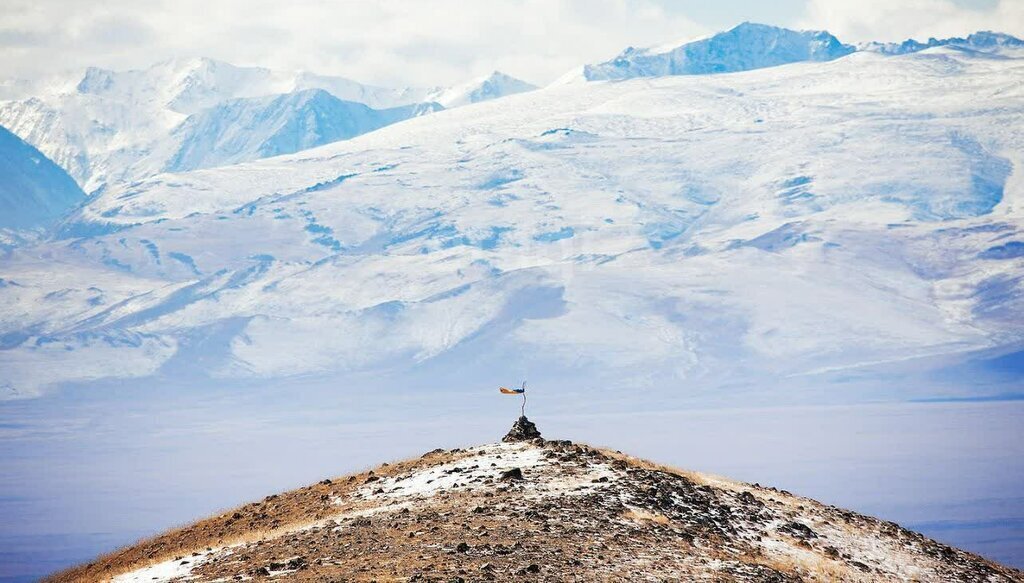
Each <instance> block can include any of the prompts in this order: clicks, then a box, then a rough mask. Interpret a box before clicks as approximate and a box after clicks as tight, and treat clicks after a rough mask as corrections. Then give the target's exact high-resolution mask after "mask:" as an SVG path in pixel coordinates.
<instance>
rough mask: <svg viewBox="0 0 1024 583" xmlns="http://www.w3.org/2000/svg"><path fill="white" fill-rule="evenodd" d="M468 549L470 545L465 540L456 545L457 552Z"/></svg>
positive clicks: (463, 551)
mask: <svg viewBox="0 0 1024 583" xmlns="http://www.w3.org/2000/svg"><path fill="white" fill-rule="evenodd" d="M467 551H469V545H468V544H466V543H464V542H463V543H459V544H457V545H456V546H455V552H457V553H465V552H467Z"/></svg>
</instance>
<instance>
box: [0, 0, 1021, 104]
mask: <svg viewBox="0 0 1024 583" xmlns="http://www.w3.org/2000/svg"><path fill="white" fill-rule="evenodd" d="M746 20H749V21H754V22H764V23H767V24H775V25H779V26H788V27H795V28H815V29H827V30H829V31H831V32H832V33H834V34H836V35H837V36H839V37H840V39H841V40H843V41H845V42H858V41H863V40H903V39H905V38H908V37H915V38H919V39H922V40H923V39H926V38H927V37H928V36H937V37H942V36H952V35H966V34H968V33H970V32H973V31H976V30H982V29H992V30H999V31H1002V32H1008V33H1010V34H1015V35H1017V36H1024V0H857V1H856V2H852V1H849V0H773V1H772V2H765V1H763V0H716V1H715V2H707V1H706V0H485V1H479V2H465V1H464V0H429V1H426V0H379V1H376V2H370V1H355V0H333V1H329V0H294V1H291V2H283V1H281V0H105V1H103V2H83V1H81V0H0V78H3V79H10V78H25V79H39V78H45V77H48V76H50V75H54V74H58V73H65V72H77V71H80V70H82V69H84V68H85V67H87V66H100V67H105V68H112V69H129V68H143V67H146V66H148V65H150V64H153V63H155V62H158V61H161V60H164V59H168V58H172V57H193V56H204V57H211V58H215V59H220V60H224V61H228V62H231V63H234V64H237V65H259V66H264V67H270V68H277V69H288V70H294V69H305V70H309V71H314V72H317V73H322V74H330V75H341V76H345V77H349V78H352V79H355V80H358V81H361V82H364V83H371V84H378V85H385V86H405V85H414V86H433V85H448V84H453V83H458V82H461V81H465V80H467V79H470V78H472V77H475V76H481V75H485V74H488V73H490V72H491V71H493V70H501V71H504V72H507V73H509V74H511V75H514V76H517V77H521V78H523V79H525V80H527V81H531V82H533V83H537V84H545V83H548V82H550V81H553V80H554V79H556V78H557V77H559V76H560V75H561V74H563V73H565V72H566V71H568V70H570V69H572V68H573V67H576V66H578V65H580V64H583V63H588V62H597V61H602V60H606V59H608V58H611V57H613V56H614V55H615V54H617V53H618V52H620V51H621V50H622V49H623V48H625V47H627V46H650V45H660V44H664V43H667V42H673V41H685V40H687V39H690V38H692V37H694V36H699V35H703V34H709V33H713V32H715V31H718V30H722V29H725V28H729V27H731V26H733V25H735V24H738V23H740V22H743V21H746Z"/></svg>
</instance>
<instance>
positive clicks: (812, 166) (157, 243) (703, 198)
mask: <svg viewBox="0 0 1024 583" xmlns="http://www.w3.org/2000/svg"><path fill="white" fill-rule="evenodd" d="M1007 53H1010V51H1007ZM861 57H865V58H841V59H836V60H833V61H829V62H824V63H818V64H816V65H815V66H805V67H774V68H764V69H759V70H755V71H747V72H741V73H736V74H729V75H703V76H688V77H678V76H663V77H659V78H643V79H640V80H635V81H628V82H616V83H573V84H569V85H564V86H558V87H548V88H544V89H539V90H537V91H532V92H529V93H525V94H522V95H519V96H517V97H515V98H512V99H513V100H514V105H515V107H506V106H505V104H503V103H502V102H501V101H500V100H495V101H491V102H485V103H479V104H477V105H474V106H471V107H467V108H456V109H452V110H448V111H445V112H443V113H441V114H438V115H428V116H424V117H421V118H417V119H415V120H409V121H407V122H403V123H399V124H393V125H391V126H388V127H385V128H382V129H380V130H377V131H375V132H373V133H371V134H364V135H362V136H359V137H356V138H353V139H351V140H342V141H337V142H334V143H332V144H328V145H324V146H320V147H318V148H315V149H311V150H305V151H303V152H300V153H298V154H292V155H288V156H278V157H275V158H272V159H264V160H255V161H252V162H247V163H244V164H238V165H233V166H221V167H216V168H209V169H204V170H196V171H191V172H181V173H163V174H158V175H154V176H150V177H148V178H145V179H142V180H139V181H137V182H133V183H128V184H118V185H113V186H111V187H109V188H107V189H105V190H104V191H102V192H100V193H97V194H96V196H94V197H92V198H90V199H89V200H88V203H87V204H86V205H83V206H82V207H81V208H80V210H79V211H77V212H76V213H74V214H73V215H72V216H71V217H69V218H68V220H66V221H64V222H63V223H62V226H63V230H62V231H61V234H62V236H63V237H64V238H60V239H56V240H51V241H44V242H40V243H39V244H38V245H32V246H25V247H20V248H19V252H18V253H17V254H14V255H13V256H12V257H11V258H5V259H3V260H2V263H0V267H2V270H3V272H4V275H3V277H4V278H8V279H13V280H15V281H17V282H18V284H19V286H20V287H17V288H13V287H12V288H5V289H6V291H4V290H0V323H3V325H2V326H0V335H4V334H7V335H10V336H9V337H10V338H19V339H25V340H24V342H21V343H19V344H18V345H17V346H13V345H12V346H9V347H8V348H6V349H5V350H0V370H3V371H4V376H5V378H6V379H7V382H8V384H9V385H10V386H11V387H15V388H16V389H17V390H18V391H19V393H18V394H19V395H30V394H38V393H40V392H44V391H46V390H49V388H50V387H51V386H57V385H59V384H60V383H62V382H77V381H79V380H82V379H95V378H98V377H99V376H100V375H101V374H102V375H108V374H109V375H118V376H124V377H127V376H138V377H146V376H148V375H152V374H156V373H155V372H154V371H160V374H168V375H170V374H172V373H173V372H174V371H185V373H183V374H186V373H187V374H200V375H208V376H210V377H212V378H217V379H230V378H241V379H251V378H260V379H275V378H284V377H289V376H292V375H325V376H327V377H330V378H332V379H334V378H343V379H344V378H355V377H356V376H357V375H363V374H376V373H377V372H378V371H384V370H387V371H390V372H389V373H388V374H394V375H408V378H410V379H412V380H414V381H416V382H421V381H423V379H428V378H429V382H431V383H439V382H440V381H438V380H437V377H438V375H444V374H448V373H447V372H446V371H449V370H454V371H458V374H479V375H480V377H477V378H478V380H481V381H483V380H486V378H485V377H484V375H487V374H492V371H490V370H482V369H481V370H479V371H476V370H472V366H473V365H472V364H471V363H475V362H496V361H498V360H500V361H502V362H504V363H507V366H508V367H509V369H510V370H520V369H527V368H528V369H529V370H531V371H533V372H532V373H531V375H532V376H537V375H539V374H541V373H543V374H545V375H549V374H550V375H559V376H558V378H559V379H564V380H565V382H566V383H571V384H572V386H573V387H585V386H589V384H590V383H592V382H593V383H599V384H601V385H602V386H615V387H617V388H619V389H620V390H629V389H631V388H647V387H676V386H684V387H696V386H701V387H705V386H706V387H719V386H762V385H761V383H762V379H764V378H770V379H780V378H786V379H791V380H792V382H794V383H796V382H806V383H808V384H809V383H817V382H818V380H819V379H820V378H821V376H814V375H826V374H829V375H831V374H834V375H836V376H840V375H846V374H847V373H848V372H850V371H851V370H854V371H857V370H861V371H862V370H863V369H862V368H861V367H869V366H876V364H875V363H884V362H892V361H909V360H912V359H917V358H924V357H927V358H929V359H934V360H932V361H930V362H937V361H938V360H940V359H941V358H947V357H946V356H943V355H965V354H969V353H972V351H983V350H989V349H993V350H994V349H997V348H1000V347H1005V346H1014V345H1015V344H1014V343H1019V342H1020V341H1021V340H1022V339H1024V332H1022V330H1021V327H1020V325H1019V322H1020V321H1021V318H1022V316H1021V315H1022V314H1024V287H1022V284H1024V279H1022V278H1021V276H1022V271H1021V269H1022V267H1021V257H1020V256H1019V254H1018V249H1019V247H1020V245H1019V244H1020V243H1021V242H1022V241H1024V204H1022V203H1021V201H1022V200H1024V198H1022V197H1024V191H1022V190H1021V181H1020V180H1018V179H1017V178H1016V177H1017V174H1018V173H1019V164H1018V161H1019V160H1020V159H1021V144H1024V128H1022V126H1021V124H1020V123H1019V120H1020V119H1021V116H1022V114H1024V85H1021V83H1020V79H1021V73H1022V70H1024V54H1021V55H1015V54H1007V55H1006V56H1005V57H1000V58H998V59H990V58H978V56H977V55H975V54H974V53H969V52H964V51H954V52H951V54H949V55H943V65H944V66H936V60H935V59H934V58H932V57H931V56H930V55H928V54H921V53H917V54H911V55H907V56H905V57H901V58H888V57H880V56H877V55H861ZM275 99H276V98H274V99H270V100H267V101H261V99H260V98H257V99H255V100H249V101H246V102H243V103H239V104H235V105H233V106H231V107H225V108H224V111H223V112H221V114H220V116H226V118H224V117H220V116H215V115H210V117H209V118H207V117H204V116H203V115H202V114H197V117H194V118H193V119H192V122H190V123H195V124H196V125H197V126H207V125H208V126H209V127H211V128H213V129H205V130H201V131H200V130H198V129H197V130H195V132H196V133H195V134H194V135H196V136H205V135H208V134H209V135H218V136H219V137H218V138H216V139H215V140H213V141H212V142H211V143H206V142H203V141H202V140H198V141H196V142H195V143H194V144H191V148H190V149H187V151H186V152H183V153H182V154H181V156H180V157H179V162H178V163H179V164H181V165H196V164H205V163H207V162H208V160H207V159H206V156H207V155H217V152H216V150H218V149H224V151H225V152H228V153H229V154H230V155H232V156H235V155H236V154H237V153H238V152H245V153H246V155H250V154H251V155H261V153H262V154H267V153H272V152H279V151H283V150H285V149H293V148H298V147H303V146H305V145H309V144H312V143H315V141H314V140H312V139H307V138H309V136H313V135H320V136H321V137H320V138H317V139H324V138H323V136H324V135H326V134H327V132H328V131H330V132H336V133H335V134H333V135H342V132H343V131H349V130H350V129H351V130H352V131H356V130H358V129H363V128H360V127H358V126H352V127H349V126H345V127H342V126H337V127H336V126H330V125H328V124H327V123H326V119H327V117H331V118H333V117H335V116H338V115H341V114H340V113H335V114H332V115H331V116H324V115H322V114H323V113H324V112H326V111H335V110H333V109H330V108H335V107H337V108H339V109H338V110H337V111H339V112H340V111H345V112H347V113H352V112H354V111H356V110H355V109H354V108H352V107H346V108H344V109H343V110H342V109H340V108H341V107H342V106H341V105H339V104H338V103H337V102H335V101H334V100H332V99H329V98H327V97H326V96H325V95H323V94H321V93H319V92H316V91H311V92H306V93H304V98H303V99H296V101H295V102H294V103H289V104H288V107H285V106H284V103H283V102H282V103H279V104H278V105H279V106H280V107H281V110H280V111H286V110H288V108H297V109H298V110H300V111H304V112H308V113H304V114H302V115H296V116H291V115H284V114H282V115H281V116H280V117H279V116H278V113H279V111H278V110H277V109H276V108H277V107H278V106H275V105H274V101H275ZM253 104H258V105H259V107H256V106H254V105H253ZM218 111H219V110H218ZM361 111H362V114H363V115H366V114H367V112H366V111H365V110H361ZM268 112H273V115H271V114H270V113H268ZM978 112H984V115H980V114H979V113H978ZM229 114H230V115H229ZM243 114H244V115H243ZM231 116H235V117H231ZM217 119H230V120H231V121H230V123H228V122H225V123H224V124H223V128H232V127H236V126H242V125H245V126H246V127H249V131H250V132H251V135H253V136H257V138H255V139H252V140H251V141H250V140H248V139H241V137H239V138H238V140H237V141H236V136H235V135H234V134H233V133H232V132H233V130H230V131H229V130H223V129H222V128H220V127H218V126H217V124H216V123H214V122H215V120H217ZM309 120H312V121H309ZM307 121H308V125H302V124H305V123H307ZM361 121H365V120H361ZM200 122H202V123H200ZM256 122H258V123H256ZM352 123H353V124H355V123H356V122H355V121H353V122H352ZM296 124H298V129H297V126H296ZM179 125H180V122H179ZM353 127H354V129H353ZM218 132H220V133H218ZM300 137H301V138H300ZM229 146H230V147H229ZM169 158H170V156H168V158H164V160H165V161H166V160H167V159H169ZM157 170H159V169H157ZM39 258H46V259H45V260H46V261H50V262H55V263H56V262H59V263H60V265H61V270H60V273H59V274H53V273H49V272H47V273H41V272H40V270H39V267H38V266H39V264H40V263H39V262H40V259H39ZM752 281H753V282H756V285H752V284H751V282H752ZM93 287H95V288H97V289H99V290H100V291H94V290H91V289H90V288H93ZM65 289H74V290H79V291H78V292H76V293H75V294H72V293H67V294H63V295H59V297H58V296H57V295H54V296H53V299H51V300H48V301H47V302H46V303H40V301H41V300H40V298H44V297H47V296H51V295H53V294H55V292H61V290H65ZM101 294H102V298H100V299H102V303H101V302H100V299H95V298H97V297H98V296H99V295H101ZM594 322H600V323H601V325H600V326H597V327H595V326H594ZM311 339H315V342H314V341H311ZM198 347H201V349H202V351H204V354H203V357H202V358H196V356H197V352H196V351H197V350H200V348H198ZM1007 350H1009V349H1007ZM113 353H116V355H117V356H116V357H114V356H112V354H113ZM112 358H116V360H117V361H118V362H119V366H118V368H117V369H114V370H109V369H108V368H106V366H107V365H106V363H108V362H110V361H111V359H112ZM949 358H952V357H949ZM956 358H961V356H957V357H956ZM963 358H967V356H963ZM58 364H59V366H58ZM481 366H483V365H481ZM877 366H881V365H877ZM921 366H925V365H923V364H922V365H921ZM638 370H641V371H643V374H642V375H637V371H638ZM831 371H836V372H834V373H833V372H831ZM851 374H854V373H851ZM855 374H856V375H860V374H861V373H860V372H857V373H855ZM865 374H866V373H865ZM395 378H397V377H395ZM800 379H805V380H800ZM267 382H272V381H270V380H268V381H267ZM332 382H333V380H332ZM423 382H426V381H423ZM748 382H749V383H750V384H749V385H748V384H747V383H748ZM785 382H787V383H789V382H790V381H789V380H787V381H785ZM435 386H436V385H435ZM567 386H568V385H567ZM900 386H901V387H903V385H900ZM966 387H967V385H965V389H964V390H967V388H966ZM794 390H796V389H794ZM894 390H895V389H894ZM925 390H929V391H930V390H932V389H931V388H927V389H926V388H925V386H924V385H920V388H919V387H918V385H914V386H906V387H905V388H900V389H899V392H898V394H895V396H894V398H900V399H905V398H912V397H914V396H917V397H920V396H922V393H923V391H925ZM972 390H973V389H972ZM952 392H954V389H950V393H952ZM976 392H980V389H979V390H977V391H976ZM840 393H841V391H840ZM787 394H790V393H787ZM0 396H2V395H0Z"/></svg>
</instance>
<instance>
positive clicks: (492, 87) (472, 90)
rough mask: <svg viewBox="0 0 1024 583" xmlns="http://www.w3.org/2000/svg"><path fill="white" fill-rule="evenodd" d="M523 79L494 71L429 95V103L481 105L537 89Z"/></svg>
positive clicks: (452, 105) (448, 105) (448, 106)
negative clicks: (491, 100) (482, 102)
mask: <svg viewBox="0 0 1024 583" xmlns="http://www.w3.org/2000/svg"><path fill="white" fill-rule="evenodd" d="M536 88H537V86H536V85H532V84H530V83H527V82H526V81H523V80H521V79H516V78H515V77H512V76H510V75H506V74H505V73H502V72H501V71H494V72H493V73H491V74H490V75H485V76H483V77H480V78H478V79H473V80H472V81H469V82H467V83H463V84H461V85H455V86H453V87H449V88H445V89H441V90H438V91H436V92H433V93H430V94H428V95H427V98H428V100H429V101H434V102H437V103H440V104H441V105H443V106H445V107H447V108H451V107H458V106H460V105H468V104H470V103H479V102H481V101H487V100H489V99H497V98H499V97H505V96H506V95H515V94H516V93H522V92H524V91H532V90H534V89H536Z"/></svg>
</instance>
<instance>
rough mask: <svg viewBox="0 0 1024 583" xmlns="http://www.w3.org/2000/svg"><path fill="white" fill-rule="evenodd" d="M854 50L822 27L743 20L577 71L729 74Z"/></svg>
mask: <svg viewBox="0 0 1024 583" xmlns="http://www.w3.org/2000/svg"><path fill="white" fill-rule="evenodd" d="M855 50H856V48H855V47H853V46H850V45H846V44H843V43H841V42H839V39H837V38H836V37H834V36H832V35H831V34H829V33H828V32H825V31H816V30H811V31H796V30H790V29H787V28H779V27H776V26H769V25H766V24H757V23H753V22H744V23H742V24H740V25H738V26H735V27H733V28H731V29H729V30H727V31H724V32H720V33H718V34H715V35H712V36H709V37H705V38H700V39H697V40H694V41H691V42H688V43H684V44H682V45H680V46H677V47H674V48H672V47H669V48H662V47H658V48H653V49H637V48H633V47H630V48H627V49H626V50H625V51H623V52H622V53H621V54H619V56H617V57H615V58H614V59H612V60H610V61H606V62H604V63H598V64H594V65H586V66H584V67H583V69H582V71H581V72H580V73H581V76H582V78H583V79H585V80H587V81H597V80H614V79H630V78H634V77H654V76H661V75H699V74H708V73H729V72H734V71H748V70H751V69H761V68H764V67H773V66H776V65H784V64H788V63H796V62H801V61H831V60H833V59H837V58H839V57H843V56H846V55H848V54H850V53H852V52H854V51H855ZM577 79H578V77H577Z"/></svg>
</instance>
